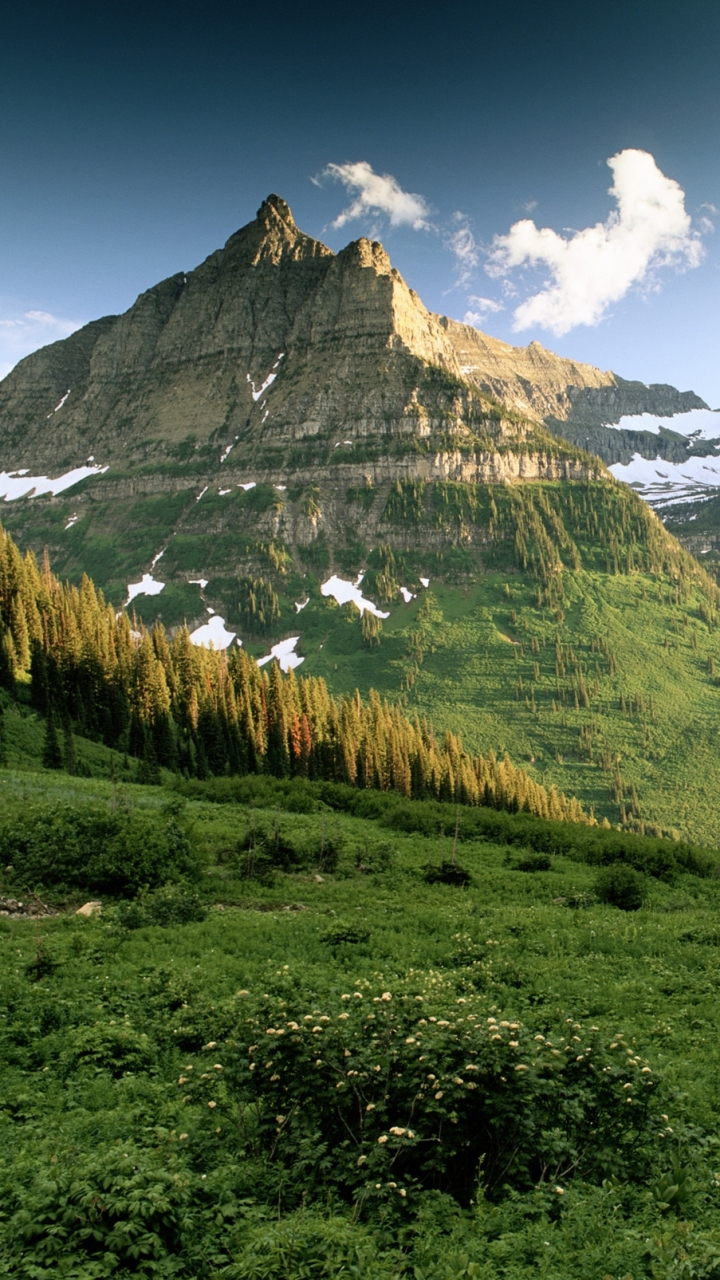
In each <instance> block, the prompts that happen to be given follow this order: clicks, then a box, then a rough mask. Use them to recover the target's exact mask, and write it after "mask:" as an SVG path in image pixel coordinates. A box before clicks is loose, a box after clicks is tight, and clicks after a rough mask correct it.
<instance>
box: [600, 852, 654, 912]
mask: <svg viewBox="0 0 720 1280" xmlns="http://www.w3.org/2000/svg"><path fill="white" fill-rule="evenodd" d="M595 892H596V894H597V896H598V898H599V899H600V901H601V902H607V903H609V904H610V905H611V906H613V907H619V908H620V910H621V911H639V910H640V908H641V906H642V905H643V902H644V901H645V898H646V897H647V887H646V881H645V877H644V876H643V875H641V874H640V872H639V871H636V870H635V869H634V868H633V867H630V866H628V865H627V863H625V862H613V863H611V864H610V866H608V867H605V868H604V869H603V870H602V871H601V872H600V875H599V876H598V878H597V880H596V882H595Z"/></svg>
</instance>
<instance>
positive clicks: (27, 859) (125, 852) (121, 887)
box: [0, 803, 197, 895]
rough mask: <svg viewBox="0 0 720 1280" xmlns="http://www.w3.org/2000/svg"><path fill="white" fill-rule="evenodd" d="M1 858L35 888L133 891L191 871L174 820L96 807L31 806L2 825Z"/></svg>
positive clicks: (187, 850)
mask: <svg viewBox="0 0 720 1280" xmlns="http://www.w3.org/2000/svg"><path fill="white" fill-rule="evenodd" d="M0 863H2V865H3V866H5V867H6V868H7V867H10V868H11V869H12V876H13V882H14V883H17V884H18V885H21V886H25V887H28V888H32V887H34V886H43V887H46V888H53V889H55V890H61V891H72V890H76V889H81V890H84V891H87V890H89V891H94V892H96V893H110V894H122V895H132V894H134V893H137V891H138V890H139V889H141V888H142V887H143V886H145V885H150V886H153V885H160V884H163V883H164V882H165V881H166V880H170V879H174V878H177V877H179V876H183V875H187V874H192V873H196V871H197V862H196V860H195V858H194V855H193V854H192V852H191V849H190V844H189V841H188V839H187V836H186V834H185V832H184V831H183V829H182V828H181V827H180V826H179V825H178V823H177V822H176V821H175V820H174V819H172V818H171V819H170V820H169V821H168V820H166V819H163V817H162V816H160V815H155V814H150V813H147V812H145V813H143V812H140V811H130V812H128V811H125V810H117V811H116V812H112V811H110V810H108V809H104V808H102V807H100V806H90V805H88V806H75V805H70V804H60V805H55V804H52V805H43V804H37V803H36V804H32V805H28V806H27V807H26V808H25V809H24V810H23V811H22V812H20V813H14V814H12V815H11V816H8V817H7V818H6V821H5V822H4V823H3V826H2V830H0Z"/></svg>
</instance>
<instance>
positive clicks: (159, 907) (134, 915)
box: [119, 884, 207, 929]
mask: <svg viewBox="0 0 720 1280" xmlns="http://www.w3.org/2000/svg"><path fill="white" fill-rule="evenodd" d="M206 916H207V907H206V906H205V904H204V903H203V902H202V900H201V898H200V897H199V895H198V894H197V893H196V892H195V890H194V889H190V888H189V887H188V886H187V885H183V884H167V885H163V886H162V887H161V888H160V889H156V890H155V891H154V892H152V893H144V894H141V895H140V896H139V897H138V898H136V899H135V900H134V901H133V902H128V903H123V905H122V906H121V907H120V912H119V921H120V924H121V925H123V926H124V928H126V929H142V928H144V927H145V926H146V925H159V926H160V927H161V928H163V929H167V928H169V927H170V926H171V925H175V924H199V923H200V922H201V921H202V920H204V919H205V917H206Z"/></svg>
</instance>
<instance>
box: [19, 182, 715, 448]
mask: <svg viewBox="0 0 720 1280" xmlns="http://www.w3.org/2000/svg"><path fill="white" fill-rule="evenodd" d="M68 390H69V392H70V394H69V395H67V398H66V399H65V401H64V403H63V404H62V407H61V408H58V409H57V410H56V406H57V405H58V404H59V402H60V400H61V399H62V398H63V397H64V396H65V395H66V392H68ZM488 397H492V398H494V399H495V400H498V401H502V402H503V403H504V404H505V405H509V406H510V408H511V409H512V410H514V411H515V413H516V415H520V417H521V418H522V419H524V420H525V422H524V425H522V423H521V422H520V421H515V422H513V423H508V422H506V423H505V424H504V425H503V424H502V423H501V422H500V421H499V420H498V418H497V415H493V414H492V413H491V412H490V411H489V405H488ZM701 405H702V401H700V400H698V398H697V397H693V395H692V393H682V394H681V393H679V392H676V391H674V389H673V388H664V387H663V388H658V387H650V388H647V387H643V386H642V384H640V383H626V382H624V381H623V380H622V379H619V378H617V377H616V375H614V374H612V373H609V372H607V373H603V372H601V371H600V370H599V369H595V368H593V367H592V366H591V365H583V364H578V363H576V362H574V361H571V360H565V359H561V358H560V357H558V356H555V355H553V354H552V353H551V352H549V351H546V350H545V349H544V348H543V347H541V346H540V345H539V344H538V343H531V344H530V346H529V347H512V346H509V345H508V344H507V343H503V342H500V341H498V340H497V339H495V338H491V337H488V336H486V335H484V334H481V333H478V331H477V330H475V329H472V328H470V327H468V326H467V325H462V324H458V323H457V322H455V321H453V320H449V319H447V318H446V317H441V316H435V315H433V314H431V313H430V312H428V311H427V309H426V308H425V307H424V306H423V304H422V302H421V300H420V299H419V297H418V296H417V294H416V293H414V291H413V290H412V289H410V288H409V287H408V285H407V284H406V283H405V281H404V280H403V279H402V277H401V276H400V274H399V272H397V271H396V270H395V269H394V268H393V267H392V265H391V263H390V260H389V258H388V256H387V254H386V252H385V250H384V249H383V247H382V245H380V244H378V243H376V242H371V241H369V240H366V239H361V240H358V241H355V242H354V243H352V244H349V245H348V246H347V248H345V249H344V250H342V252H341V253H338V254H334V253H332V251H331V250H330V249H328V248H327V247H326V246H325V245H323V244H321V243H320V242H319V241H317V240H314V239H312V238H311V237H310V236H307V235H304V234H303V233H302V232H301V231H299V230H298V228H297V227H296V225H295V223H294V221H293V218H292V215H291V213H290V210H289V208H288V206H287V205H286V204H285V202H284V201H283V200H281V199H280V198H279V197H277V196H270V197H268V199H267V200H266V201H265V203H264V204H263V205H262V207H261V208H260V210H259V212H258V215H257V218H256V219H255V220H254V221H253V222H251V223H249V224H248V226H246V227H244V228H242V230H240V231H238V232H237V233H236V234H235V235H233V236H231V238H230V239H229V240H228V242H227V244H226V245H225V247H224V248H223V249H220V250H218V251H217V252H216V253H213V254H211V255H210V257H209V258H207V259H206V261H205V262H204V263H202V264H201V266H199V267H198V268H197V269H196V270H195V271H193V272H191V273H190V274H188V275H184V274H182V273H179V274H178V275H175V276H173V277H171V278H170V279H168V280H165V281H163V282H162V283H160V284H158V285H156V286H155V287H154V288H152V289H149V290H148V291H147V292H146V293H144V294H141V296H140V297H139V298H138V299H137V301H136V302H135V304H134V305H133V306H132V307H131V308H130V310H129V311H127V312H126V313H125V314H124V315H121V316H109V317H106V318H104V319H102V320H98V321H95V322H93V323H92V324H90V325H87V326H86V327H85V328H84V329H82V330H80V331H79V332H78V333H76V334H73V335H72V337H70V338H67V339H65V340H64V341H62V342H57V343H54V344H53V345H52V346H49V347H46V348H44V349H43V350H41V351H38V352H36V353H34V354H33V355H31V356H28V357H27V358H26V359H25V360H23V361H21V362H20V364H19V365H18V366H17V367H16V368H15V369H14V370H13V371H12V372H11V373H10V374H9V375H8V377H7V378H6V379H5V380H4V381H3V382H2V383H0V450H1V455H0V466H5V467H6V468H7V467H14V468H18V467H22V466H30V467H32V468H34V469H36V468H39V467H44V468H47V469H52V468H55V469H58V468H63V467H66V466H69V465H73V464H76V463H77V462H78V461H81V460H82V459H83V458H84V457H86V456H87V455H88V454H90V453H92V454H94V455H95V456H96V457H97V458H102V461H103V462H105V463H111V464H112V463H117V462H122V463H123V465H126V466H127V465H132V464H133V463H137V462H140V461H143V460H146V459H147V458H148V457H151V458H168V457H170V458H172V457H174V456H177V457H178V458H180V457H181V456H182V455H181V452H179V451H182V449H183V447H185V450H186V451H187V445H188V441H190V440H193V441H194V442H196V443H197V442H199V443H201V444H202V443H208V442H211V443H212V444H213V445H214V446H216V447H217V450H218V458H219V456H220V453H221V451H223V450H224V449H226V448H227V447H228V445H232V446H234V447H236V448H237V456H239V457H242V458H243V459H244V460H247V461H250V460H257V461H259V460H260V456H261V455H262V454H263V451H264V453H265V455H267V454H268V451H270V452H271V453H272V452H274V451H279V453H278V457H280V456H283V457H285V456H286V453H287V449H288V447H289V446H295V447H296V448H297V447H300V448H301V449H304V450H305V452H306V455H307V456H306V458H305V459H304V460H305V461H306V462H308V463H309V462H311V461H316V462H317V461H318V460H319V459H318V456H317V452H316V451H317V449H318V448H320V449H321V450H326V449H327V447H328V445H332V444H333V443H338V442H342V441H343V440H346V441H350V442H352V443H354V444H357V443H358V442H362V443H371V444H372V447H373V448H374V450H375V452H376V453H377V452H378V450H379V451H380V452H381V453H382V452H386V448H385V445H387V442H388V441H389V440H394V441H396V442H397V440H398V439H400V440H402V439H403V438H406V439H407V440H408V443H409V444H410V443H414V442H417V441H418V440H427V439H428V438H429V437H432V436H435V435H437V434H438V433H445V434H446V435H447V434H448V433H450V434H454V435H457V434H458V433H460V434H467V433H468V432H469V433H470V434H473V435H477V433H478V432H479V431H480V432H481V434H482V436H483V443H484V444H485V445H487V444H488V443H489V441H490V439H492V440H495V441H497V443H498V445H502V444H503V443H505V444H506V445H509V446H512V445H513V444H514V443H515V442H516V440H517V439H518V438H520V437H524V436H527V433H528V427H529V426H530V425H531V424H532V423H538V424H539V423H541V422H542V421H543V419H546V418H548V417H551V418H553V419H555V420H557V422H558V423H559V422H562V421H566V420H570V421H576V422H577V421H581V422H583V423H584V422H596V421H616V420H617V419H618V418H619V416H621V415H622V414H623V413H627V412H642V411H643V409H648V410H652V411H653V412H664V413H672V412H677V411H680V410H681V409H684V408H688V407H695V406H701ZM608 415H609V416H608ZM531 434H532V432H531ZM543 444H544V447H545V448H546V449H547V448H548V447H550V448H552V445H551V444H550V445H548V441H547V437H545V436H544V433H543V437H542V438H541V439H540V440H539V445H540V446H541V447H542V445H543ZM395 451H396V452H397V449H396V450H395Z"/></svg>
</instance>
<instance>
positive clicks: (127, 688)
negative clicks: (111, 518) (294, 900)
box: [0, 526, 592, 822]
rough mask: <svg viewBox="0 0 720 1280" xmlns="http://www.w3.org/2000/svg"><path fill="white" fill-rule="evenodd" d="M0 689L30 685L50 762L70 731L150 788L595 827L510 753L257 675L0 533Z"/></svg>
mask: <svg viewBox="0 0 720 1280" xmlns="http://www.w3.org/2000/svg"><path fill="white" fill-rule="evenodd" d="M0 682H1V683H2V684H3V685H4V686H5V687H6V688H10V689H13V688H15V686H16V683H17V682H22V683H25V684H27V683H28V682H29V684H30V699H31V702H32V705H33V706H34V707H35V708H36V709H37V711H39V712H40V713H41V714H42V715H43V716H45V717H47V721H48V734H49V746H48V744H47V742H46V757H47V758H46V763H48V764H52V763H60V761H61V758H62V756H61V753H60V750H59V746H58V745H57V733H58V731H59V732H61V733H62V732H63V731H64V733H65V735H66V739H67V740H68V741H69V742H71V740H72V732H73V731H74V732H76V733H78V734H81V735H83V736H84V737H88V738H90V739H94V740H96V741H102V742H104V743H106V744H107V745H108V746H111V747H114V748H115V749H118V750H121V751H125V752H126V753H127V754H128V755H131V756H134V757H137V758H138V759H139V760H140V761H142V762H143V763H142V770H141V773H140V776H141V777H143V778H144V780H146V781H151V780H153V778H154V777H157V776H158V775H159V768H160V766H164V767H165V768H167V769H170V770H173V771H176V772H178V773H182V774H184V775H185V776H187V777H199V778H205V777H208V776H211V775H216V776H221V775H228V774H229V775H233V774H234V775H238V774H245V773H262V772H268V773H270V774H273V775H274V776H276V777H291V776H300V777H307V778H311V779H313V778H314V779H326V780H333V781H338V782H346V783H350V784H351V785H353V786H357V787H370V788H379V789H381V790H385V791H387V790H394V791H397V792H399V793H400V794H401V795H404V796H408V797H415V798H437V799H442V800H452V801H456V802H458V803H462V804H481V805H491V806H494V807H496V808H498V809H509V810H511V811H525V812H528V813H533V814H537V815H538V816H540V817H545V818H554V819H567V820H570V821H575V822H580V821H592V819H589V818H588V817H587V815H585V814H584V812H583V809H582V807H581V805H580V803H579V801H577V800H576V799H575V798H571V799H568V798H566V797H565V796H564V795H563V794H562V793H560V792H558V791H557V789H556V788H555V787H549V788H545V787H543V786H541V785H540V784H538V783H537V782H535V781H534V780H533V779H532V778H530V777H529V776H528V774H526V773H525V772H524V771H523V770H521V769H517V768H516V767H515V766H514V765H513V764H512V762H511V760H510V759H509V758H508V756H507V755H504V756H503V757H502V758H497V757H496V756H495V754H494V753H493V752H492V751H491V752H489V753H488V754H487V755H471V754H469V753H468V752H466V751H465V749H464V748H463V744H462V741H461V740H460V738H459V737H457V736H456V735H455V734H453V733H450V732H447V733H445V734H444V736H443V737H442V738H439V737H438V736H437V735H436V734H435V732H434V730H433V728H432V726H431V725H430V724H429V723H428V722H427V720H425V719H415V720H413V721H411V720H409V719H408V718H407V716H406V715H405V714H404V713H403V711H402V710H401V709H400V708H399V707H398V706H396V705H395V704H393V703H389V702H388V701H386V700H381V698H380V697H379V695H378V694H377V693H376V692H374V691H371V692H370V695H369V698H368V699H367V700H366V701H364V700H363V699H362V698H361V697H360V694H359V693H358V692H357V690H356V691H355V692H354V693H352V694H346V695H341V696H333V695H332V694H331V693H330V692H329V690H328V688H327V685H326V683H325V681H324V680H322V679H319V678H317V677H313V676H306V677H300V678H299V679H298V678H296V677H295V675H294V673H293V672H292V671H290V672H289V673H288V674H287V675H283V674H282V672H281V671H280V668H279V666H278V664H277V663H275V662H273V663H272V664H271V666H270V668H269V670H268V669H263V670H261V669H260V668H259V667H258V666H257V663H256V662H255V661H254V660H253V659H252V658H250V657H248V655H247V654H246V653H245V652H244V651H243V650H242V649H241V648H239V647H233V648H232V649H231V650H230V651H229V652H228V651H225V650H220V651H216V650H214V649H205V648H200V647H197V646H195V645H193V643H192V641H191V639H190V635H189V632H188V629H187V627H185V626H183V627H181V628H179V629H178V630H177V631H176V633H175V635H174V636H172V637H170V636H169V635H168V634H167V633H166V631H165V630H164V628H163V626H162V625H161V624H160V623H156V624H155V626H154V627H153V628H152V630H147V629H146V628H145V627H144V626H143V625H142V624H140V623H137V621H136V620H135V618H134V617H133V618H132V619H131V618H130V617H128V614H127V613H126V612H125V611H124V610H121V611H119V612H117V611H116V610H115V609H114V608H113V606H112V605H110V604H109V603H108V602H107V601H106V600H105V599H104V597H103V593H102V591H99V590H96V588H95V586H94V584H93V582H92V581H91V580H90V578H88V577H87V575H84V576H83V578H82V581H81V583H80V586H79V587H78V586H74V585H72V584H69V583H61V582H60V581H59V579H58V578H57V577H56V576H55V575H54V574H53V573H52V571H51V568H50V564H49V560H48V557H47V554H46V555H45V557H44V558H43V563H42V565H41V566H39V565H38V562H37V560H36V558H35V556H34V554H33V553H32V551H28V552H26V554H25V555H24V556H23V555H22V554H21V553H20V551H19V549H18V547H17V546H16V544H15V543H14V541H13V539H12V538H11V537H10V535H9V534H7V533H6V532H5V531H4V530H3V529H2V527H1V526H0ZM54 742H55V745H53V743H54ZM53 754H55V757H56V758H55V759H53V758H52V757H53Z"/></svg>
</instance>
